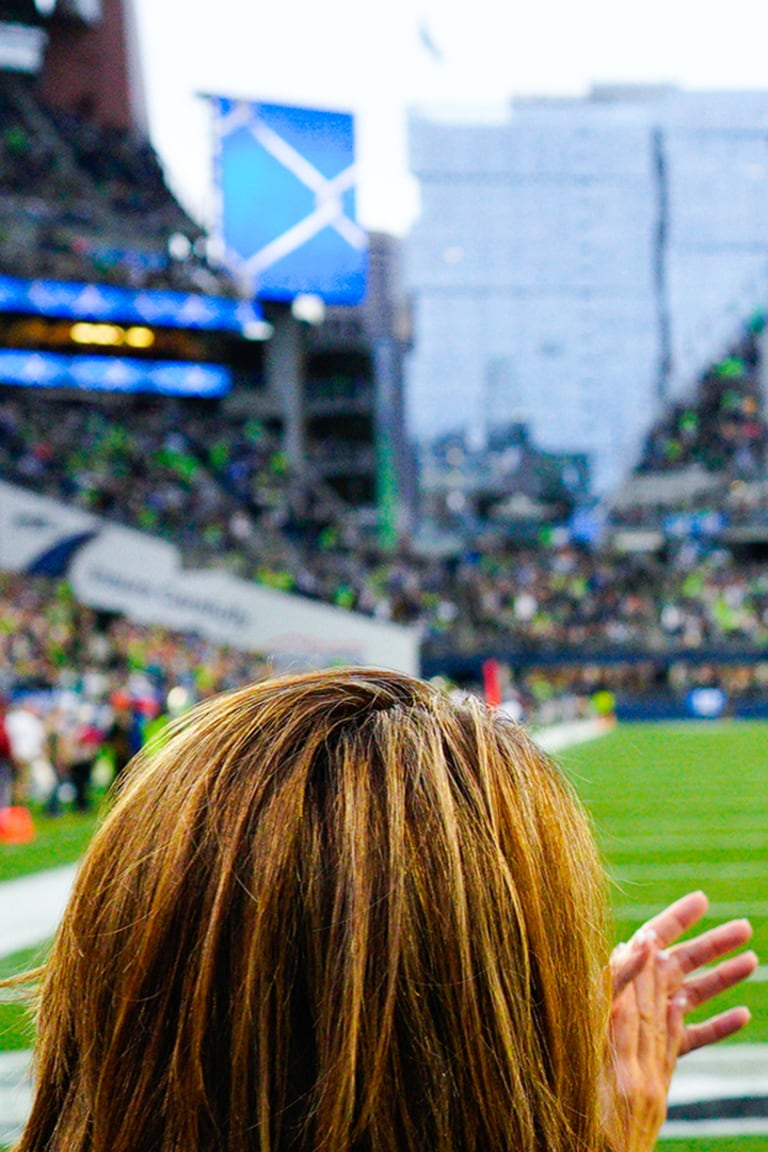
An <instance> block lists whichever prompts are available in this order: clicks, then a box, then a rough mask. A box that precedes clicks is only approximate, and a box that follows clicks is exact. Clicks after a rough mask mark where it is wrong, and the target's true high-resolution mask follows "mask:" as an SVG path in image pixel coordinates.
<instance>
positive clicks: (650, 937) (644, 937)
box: [632, 928, 656, 948]
mask: <svg viewBox="0 0 768 1152" xmlns="http://www.w3.org/2000/svg"><path fill="white" fill-rule="evenodd" d="M655 939H656V933H655V932H654V930H653V928H638V930H637V932H635V934H634V936H633V937H632V943H633V945H634V946H635V948H644V947H645V945H646V944H650V943H652V942H653V941H654V940H655Z"/></svg>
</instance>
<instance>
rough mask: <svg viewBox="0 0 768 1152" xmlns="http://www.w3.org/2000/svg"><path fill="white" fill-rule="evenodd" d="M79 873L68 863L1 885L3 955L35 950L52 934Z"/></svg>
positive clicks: (0, 943)
mask: <svg viewBox="0 0 768 1152" xmlns="http://www.w3.org/2000/svg"><path fill="white" fill-rule="evenodd" d="M76 870H77V866H76V865H75V864H69V865H67V866H65V867H63V868H49V869H47V870H46V871H45V872H35V873H33V874H32V875H31V876H22V877H20V878H19V879H18V880H6V881H5V882H4V883H2V884H0V956H7V955H9V954H10V953H12V952H20V951H21V950H22V948H34V947H36V946H37V945H38V944H41V943H43V942H44V941H45V940H47V939H48V938H49V937H50V936H52V935H53V933H54V932H55V931H56V928H57V927H58V924H59V921H60V920H61V917H62V915H63V913H64V908H65V906H66V903H67V900H68V898H69V893H70V889H71V888H72V882H73V880H74V878H75V872H76Z"/></svg>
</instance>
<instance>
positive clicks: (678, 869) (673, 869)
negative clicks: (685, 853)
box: [608, 860, 768, 884]
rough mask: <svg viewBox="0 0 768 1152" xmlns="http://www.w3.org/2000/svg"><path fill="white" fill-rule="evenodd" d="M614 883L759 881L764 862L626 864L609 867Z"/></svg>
mask: <svg viewBox="0 0 768 1152" xmlns="http://www.w3.org/2000/svg"><path fill="white" fill-rule="evenodd" d="M608 871H609V872H610V874H611V876H612V877H613V879H615V880H618V881H620V882H621V883H622V884H632V883H642V882H643V881H645V880H664V879H667V880H685V879H687V878H688V877H699V879H701V880H762V879H764V878H765V875H766V873H768V863H766V861H765V860H729V861H727V862H726V861H721V862H717V861H715V862H713V863H711V864H707V863H702V861H700V860H682V861H680V860H678V861H675V862H674V863H669V864H665V863H663V862H659V863H658V864H627V865H626V866H624V865H621V864H619V865H616V866H614V867H611V866H610V864H609V866H608Z"/></svg>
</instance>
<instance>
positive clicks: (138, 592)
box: [0, 481, 419, 675]
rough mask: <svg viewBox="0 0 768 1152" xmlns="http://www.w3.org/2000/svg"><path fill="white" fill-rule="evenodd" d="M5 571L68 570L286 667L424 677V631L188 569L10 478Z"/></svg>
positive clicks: (151, 618)
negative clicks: (342, 667)
mask: <svg viewBox="0 0 768 1152" xmlns="http://www.w3.org/2000/svg"><path fill="white" fill-rule="evenodd" d="M0 567H2V568H5V569H9V570H11V571H17V572H29V573H35V572H49V573H55V572H59V573H62V574H66V577H67V579H68V580H69V581H70V582H71V584H72V589H73V591H74V594H75V596H76V597H77V599H78V600H80V601H81V602H82V603H84V604H87V605H89V606H91V607H93V608H102V609H106V610H108V611H113V612H122V613H124V614H125V615H126V616H128V617H129V618H130V619H132V620H135V621H137V622H138V623H142V624H160V625H163V626H164V627H166V628H171V629H174V630H176V631H182V632H196V633H199V634H200V635H202V636H206V637H208V638H209V639H211V640H213V641H215V642H216V643H220V644H228V645H232V646H233V647H235V648H241V649H243V650H245V651H252V652H259V653H261V654H263V655H264V656H267V657H268V658H270V659H271V660H272V661H273V662H274V663H275V666H276V667H277V668H278V669H280V670H284V669H291V668H295V669H296V670H299V669H302V668H306V667H325V666H327V665H332V664H333V665H337V664H366V665H374V666H377V667H381V668H392V669H396V670H399V671H402V672H407V673H410V674H411V675H418V671H419V638H418V634H417V632H416V630H415V629H411V628H404V627H402V626H400V625H397V624H388V623H384V622H381V621H377V620H371V619H369V618H368V617H367V616H360V615H358V614H357V613H354V612H345V611H344V610H343V609H341V608H335V607H332V606H330V605H328V604H320V603H318V602H316V601H314V600H309V599H306V598H304V597H302V596H294V595H290V594H288V593H285V592H277V591H274V590H273V589H271V588H264V587H261V586H260V585H258V584H251V583H249V582H248V581H245V580H239V579H237V578H236V577H234V576H230V575H229V574H228V573H223V572H219V571H217V570H215V569H211V570H208V571H206V570H204V569H196V570H190V569H186V568H183V567H182V564H181V556H180V553H179V551H178V549H177V548H175V547H174V545H172V544H169V543H167V542H165V541H163V540H159V539H157V538H156V537H154V536H149V535H146V534H144V533H142V532H135V531H133V530H132V529H130V528H124V527H121V526H119V525H115V524H112V523H109V522H107V521H105V520H101V519H99V518H98V517H96V516H91V515H89V514H88V513H87V512H82V511H80V510H79V509H76V508H71V507H68V506H66V505H63V504H59V503H57V502H56V501H55V500H50V499H48V498H47V497H43V496H37V495H36V494H35V493H33V492H29V491H27V490H26V489H23V488H17V487H15V486H13V485H11V484H6V483H3V482H2V481H0Z"/></svg>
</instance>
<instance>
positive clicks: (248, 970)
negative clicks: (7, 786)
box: [18, 669, 609, 1152]
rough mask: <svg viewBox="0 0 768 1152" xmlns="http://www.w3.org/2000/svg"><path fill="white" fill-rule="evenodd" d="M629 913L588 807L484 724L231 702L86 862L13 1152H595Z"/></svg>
mask: <svg viewBox="0 0 768 1152" xmlns="http://www.w3.org/2000/svg"><path fill="white" fill-rule="evenodd" d="M605 908H606V902H605V891H604V876H603V872H602V869H601V866H600V864H599V861H598V859H597V856H596V853H595V849H594V846H593V840H592V835H591V832H590V828H589V825H588V822H587V820H586V818H585V816H584V814H583V812H582V810H581V807H580V805H579V803H578V801H577V800H576V798H575V796H574V793H573V791H572V789H571V787H570V786H569V784H568V783H567V782H566V781H565V779H564V778H563V776H562V774H561V772H560V771H559V770H558V768H557V767H556V766H555V765H554V764H553V763H552V762H551V761H550V760H549V759H547V758H546V757H545V756H544V755H543V754H542V753H541V752H540V751H539V750H538V748H536V747H535V746H534V744H533V743H532V742H531V741H530V740H529V739H528V737H527V736H526V735H525V734H524V732H523V731H522V729H521V728H519V727H518V726H516V725H514V724H512V723H511V722H507V721H505V720H503V719H500V718H498V717H497V716H494V715H493V714H491V713H490V712H489V711H488V710H487V709H486V708H485V707H484V706H483V705H482V704H480V703H477V702H475V703H473V702H467V703H465V704H456V703H453V702H451V701H450V700H449V699H448V698H447V697H446V696H445V695H443V694H441V693H439V692H438V691H436V690H433V689H432V688H430V687H429V686H428V685H426V684H423V683H421V682H419V681H415V680H412V679H410V678H408V677H406V676H402V675H399V674H396V673H391V672H379V671H372V670H370V669H349V670H341V671H338V670H337V671H327V672H317V673H310V674H307V675H303V676H296V677H289V678H281V679H273V680H267V681H264V682H261V683H258V684H255V685H252V686H249V687H247V688H245V689H243V690H241V691H237V692H234V693H232V694H229V695H225V696H220V697H217V698H215V699H213V700H211V701H208V702H207V703H205V704H204V705H203V706H201V707H200V708H198V709H197V710H195V711H194V712H193V713H191V714H189V715H187V716H186V717H184V718H183V719H182V720H181V722H180V724H179V726H178V727H177V730H176V732H175V734H174V735H173V736H172V738H171V739H170V740H169V741H168V742H167V743H166V744H165V746H164V747H162V748H160V749H158V750H157V751H155V752H154V754H153V755H152V756H150V757H147V758H144V759H139V760H138V761H137V762H135V763H134V765H133V766H132V768H131V769H130V770H129V775H128V778H127V780H126V782H125V784H124V785H123V786H122V788H121V789H120V791H119V794H118V796H117V798H116V802H115V804H114V807H113V809H112V811H111V813H110V814H109V816H108V817H107V819H106V821H105V823H104V825H103V826H102V828H101V830H100V831H99V833H98V834H97V836H96V838H95V840H94V842H93V844H92V846H91V848H90V850H89V852H88V854H87V856H86V858H85V860H84V863H83V865H82V868H81V870H80V872H79V875H78V878H77V881H76V885H75V889H74V892H73V895H72V897H71V900H70V903H69V906H68V908H67V912H66V915H65V918H64V921H63V924H62V926H61V928H60V931H59V933H58V935H57V938H56V940H55V943H54V946H53V951H52V953H51V956H50V959H49V961H48V964H47V966H46V970H45V974H44V977H43V980H42V984H41V988H40V1007H39V1020H38V1029H39V1031H38V1047H37V1069H36V1074H37V1089H36V1095H35V1099H34V1105H33V1110H32V1114H31V1117H30V1120H29V1122H28V1125H27V1127H26V1129H25V1132H24V1134H23V1136H22V1138H21V1141H20V1143H19V1144H18V1152H43V1150H46V1152H347V1150H350V1152H351V1150H355V1152H417V1150H418V1152H505V1150H509V1152H512V1150H513V1149H514V1152H544V1150H546V1152H593V1150H596V1149H600V1148H602V1147H603V1146H604V1141H603V1137H602V1135H601V1123H600V1114H599V1111H600V1105H599V1082H600V1076H601V1069H602V1066H603V1060H604V1055H605V1043H606V1039H605V1038H606V1036H607V1018H608V1008H609V1003H608V1001H609V995H608V988H607V984H606V971H607V967H606V966H607V959H608V952H607V934H606V925H605Z"/></svg>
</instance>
